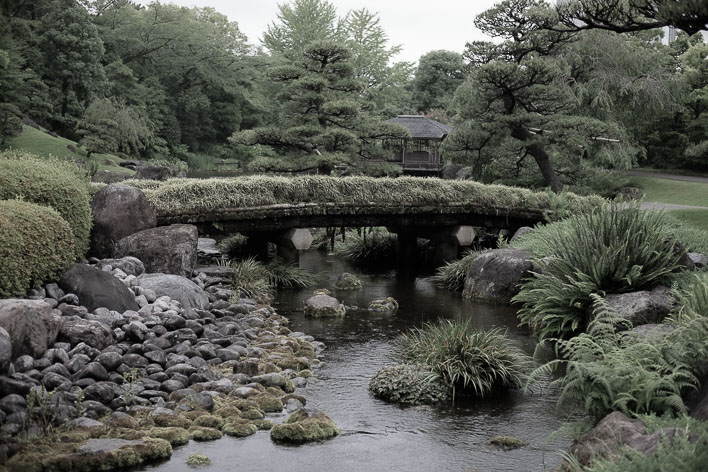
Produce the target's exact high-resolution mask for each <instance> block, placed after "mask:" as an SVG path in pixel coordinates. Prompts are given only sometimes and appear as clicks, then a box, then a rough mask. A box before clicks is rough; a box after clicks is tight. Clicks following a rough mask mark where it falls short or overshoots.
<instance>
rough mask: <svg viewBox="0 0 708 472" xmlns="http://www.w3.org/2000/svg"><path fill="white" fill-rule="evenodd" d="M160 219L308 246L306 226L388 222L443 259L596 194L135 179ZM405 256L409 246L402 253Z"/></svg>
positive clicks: (425, 184) (465, 186)
mask: <svg viewBox="0 0 708 472" xmlns="http://www.w3.org/2000/svg"><path fill="white" fill-rule="evenodd" d="M126 183H127V184H128V185H132V186H135V187H138V188H141V189H142V190H143V191H144V192H145V193H146V195H147V197H148V199H149V200H150V201H151V202H152V203H153V204H154V205H155V207H156V208H157V212H158V220H159V223H160V224H174V223H190V224H194V225H197V226H198V227H200V229H201V230H202V231H203V232H205V233H210V234H213V233H218V232H222V233H233V232H240V233H244V234H249V235H254V234H256V235H259V236H260V237H258V238H251V239H255V240H262V241H269V240H270V241H274V242H279V243H280V244H279V246H283V251H284V252H287V251H288V247H289V249H290V250H291V252H292V251H296V250H298V249H303V248H305V247H306V246H307V245H308V244H309V243H308V235H309V232H308V233H305V231H306V229H307V228H313V227H364V226H386V227H388V228H389V229H390V230H391V231H394V232H396V233H398V235H399V242H401V243H403V244H405V242H406V241H409V242H410V241H413V242H414V241H415V238H417V237H425V238H428V239H432V240H435V241H436V242H438V246H439V247H440V248H441V251H440V252H441V255H442V258H443V259H446V258H448V259H449V258H450V257H451V254H452V253H453V252H455V253H456V251H457V249H458V248H459V246H465V245H470V244H471V243H472V239H474V230H473V228H488V229H502V228H504V229H509V230H511V231H513V230H515V229H516V228H519V227H521V226H532V225H534V224H536V223H539V222H543V221H546V220H548V219H553V218H556V217H559V216H562V215H564V214H568V213H573V212H577V211H581V210H583V209H586V208H590V207H592V206H595V205H598V204H600V202H601V200H600V199H598V198H587V197H580V196H577V195H574V194H570V193H566V194H553V193H549V192H534V191H531V190H528V189H522V188H516V187H507V186H503V185H484V184H480V183H477V182H471V181H452V180H441V179H433V178H416V177H402V178H395V179H393V178H370V177H344V178H338V177H325V176H303V177H275V176H248V177H241V178H228V179H219V178H213V179H172V180H168V181H164V182H157V181H144V180H132V181H128V182H126ZM401 252H403V253H404V254H405V253H406V251H405V250H404V251H401Z"/></svg>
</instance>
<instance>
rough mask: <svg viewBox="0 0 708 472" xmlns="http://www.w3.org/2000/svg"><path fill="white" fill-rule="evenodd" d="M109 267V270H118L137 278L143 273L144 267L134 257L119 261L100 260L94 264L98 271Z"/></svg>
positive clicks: (123, 258)
mask: <svg viewBox="0 0 708 472" xmlns="http://www.w3.org/2000/svg"><path fill="white" fill-rule="evenodd" d="M107 266H110V267H111V269H120V270H122V271H123V272H125V273H126V274H128V275H134V276H136V277H137V276H138V275H140V274H142V273H143V272H145V265H144V264H143V263H142V261H141V260H140V259H137V258H135V257H131V256H128V257H122V258H120V259H101V260H100V261H98V263H97V264H96V267H98V268H99V269H102V270H103V269H104V268H105V267H107Z"/></svg>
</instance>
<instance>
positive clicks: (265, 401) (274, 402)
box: [241, 393, 284, 418]
mask: <svg viewBox="0 0 708 472" xmlns="http://www.w3.org/2000/svg"><path fill="white" fill-rule="evenodd" d="M253 400H254V401H255V402H256V404H257V405H258V408H259V409H260V410H262V411H264V412H266V413H280V412H281V411H283V408H284V405H283V402H282V401H281V400H280V398H277V397H274V396H273V395H269V394H267V393H262V394H260V395H256V396H255V397H253ZM241 416H243V415H241ZM244 418H246V416H244Z"/></svg>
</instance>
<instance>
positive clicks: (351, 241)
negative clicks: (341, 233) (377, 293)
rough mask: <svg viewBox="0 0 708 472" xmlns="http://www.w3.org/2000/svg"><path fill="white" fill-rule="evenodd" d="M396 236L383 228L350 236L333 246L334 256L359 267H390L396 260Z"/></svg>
mask: <svg viewBox="0 0 708 472" xmlns="http://www.w3.org/2000/svg"><path fill="white" fill-rule="evenodd" d="M396 240H397V238H396V235H395V234H392V233H389V232H388V231H386V230H385V229H383V228H373V229H372V230H371V231H366V230H364V231H363V232H362V234H361V235H359V234H356V233H353V234H350V235H349V237H347V238H346V239H345V240H344V241H342V242H341V243H340V244H338V245H337V246H335V254H337V255H338V256H341V257H344V258H345V259H346V260H348V261H349V262H351V263H352V264H356V265H359V266H375V267H381V266H386V267H389V266H392V265H393V263H394V262H395V259H396Z"/></svg>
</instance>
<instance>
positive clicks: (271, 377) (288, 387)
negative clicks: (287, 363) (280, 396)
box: [251, 372, 295, 393]
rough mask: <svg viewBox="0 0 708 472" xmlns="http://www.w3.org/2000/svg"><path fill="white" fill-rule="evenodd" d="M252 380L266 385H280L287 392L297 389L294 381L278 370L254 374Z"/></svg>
mask: <svg viewBox="0 0 708 472" xmlns="http://www.w3.org/2000/svg"><path fill="white" fill-rule="evenodd" d="M251 381H252V382H256V383H259V384H261V385H263V386H265V387H278V388H280V389H282V390H283V391H284V392H285V393H292V392H293V391H294V390H295V388H294V386H293V383H292V381H291V380H290V379H289V378H287V377H285V376H284V375H282V374H279V373H277V372H271V373H269V374H263V375H256V376H253V377H251Z"/></svg>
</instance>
